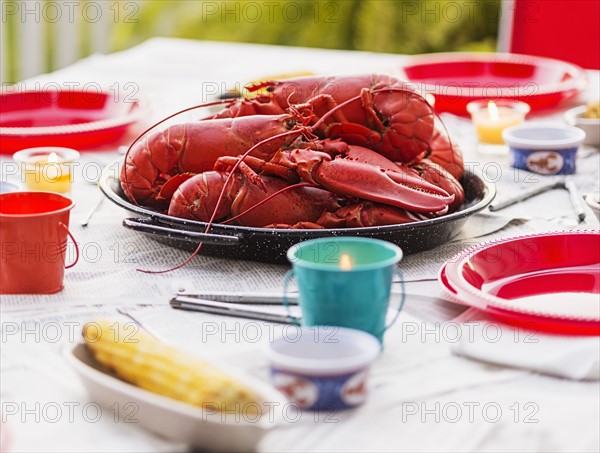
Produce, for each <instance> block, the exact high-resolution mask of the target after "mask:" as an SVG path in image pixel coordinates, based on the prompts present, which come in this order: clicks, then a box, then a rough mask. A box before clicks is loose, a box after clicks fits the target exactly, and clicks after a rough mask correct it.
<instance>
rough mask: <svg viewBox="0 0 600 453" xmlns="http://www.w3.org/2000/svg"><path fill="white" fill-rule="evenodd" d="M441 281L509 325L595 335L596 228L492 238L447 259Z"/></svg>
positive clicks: (599, 270) (599, 264) (598, 304)
mask: <svg viewBox="0 0 600 453" xmlns="http://www.w3.org/2000/svg"><path fill="white" fill-rule="evenodd" d="M440 282H441V283H442V285H443V286H444V288H445V289H446V290H447V292H448V293H449V294H450V295H451V296H452V297H453V298H454V299H458V300H460V301H462V302H464V303H466V304H468V305H471V306H473V307H476V308H479V309H482V310H484V311H486V312H489V313H490V314H492V315H494V316H496V317H498V318H500V319H502V320H504V321H506V322H509V323H512V324H519V325H524V326H527V327H528V328H530V329H536V330H549V331H554V332H561V333H568V334H579V335H584V334H587V335H600V232H598V231H577V232H562V233H546V234H541V235H534V236H524V237H518V238H512V239H506V240H502V241H497V242H492V243H488V244H483V245H480V246H476V247H474V248H472V249H468V250H466V251H464V252H462V253H461V254H459V255H457V256H456V257H454V258H452V259H450V260H449V261H448V262H447V263H446V264H445V265H444V267H443V268H442V270H441V272H440Z"/></svg>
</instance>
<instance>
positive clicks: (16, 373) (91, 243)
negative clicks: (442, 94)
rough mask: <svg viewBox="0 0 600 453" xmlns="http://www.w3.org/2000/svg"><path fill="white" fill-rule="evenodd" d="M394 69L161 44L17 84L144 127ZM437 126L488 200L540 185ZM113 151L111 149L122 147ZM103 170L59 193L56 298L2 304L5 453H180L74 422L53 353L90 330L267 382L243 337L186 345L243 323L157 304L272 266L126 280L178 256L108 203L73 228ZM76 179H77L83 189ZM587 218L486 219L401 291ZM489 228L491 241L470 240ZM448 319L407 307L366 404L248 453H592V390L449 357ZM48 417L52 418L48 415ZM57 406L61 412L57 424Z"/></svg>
mask: <svg viewBox="0 0 600 453" xmlns="http://www.w3.org/2000/svg"><path fill="white" fill-rule="evenodd" d="M405 58H406V57H405V56H399V55H387V54H372V53H366V52H346V51H329V50H318V49H302V48H283V47H275V46H258V45H242V44H227V43H211V42H196V41H183V40H173V39H162V38H160V39H152V40H150V41H147V42H146V43H144V44H141V45H139V46H137V47H135V48H133V49H130V50H128V51H125V52H121V53H119V54H114V55H107V56H104V55H96V56H92V57H90V58H88V59H85V60H82V61H80V62H78V63H77V64H75V65H73V66H71V67H68V68H66V69H64V70H61V71H58V72H56V73H53V74H48V75H44V76H41V77H38V78H36V79H35V80H32V81H29V82H28V84H27V86H32V85H33V86H35V85H36V84H38V87H40V86H41V87H42V88H43V87H44V86H50V85H49V84H50V83H53V84H54V86H55V84H56V83H58V84H62V85H65V86H69V85H67V84H71V86H73V84H76V85H77V84H79V86H80V87H83V86H84V85H85V84H86V83H88V84H89V83H93V84H99V85H101V86H103V87H112V89H113V90H120V91H121V92H123V93H124V94H131V95H133V96H135V97H140V98H142V97H143V98H144V99H148V100H149V101H150V102H151V104H152V106H153V113H152V115H151V117H149V118H148V119H147V120H148V122H150V121H152V119H158V118H161V117H163V116H165V115H166V114H168V113H171V112H173V111H175V110H176V109H178V108H182V107H187V106H189V105H191V104H194V103H199V102H202V101H206V100H209V99H210V98H211V97H212V96H214V95H215V94H216V93H217V92H222V91H224V90H225V89H228V88H231V87H233V86H235V85H236V84H240V85H243V84H244V83H246V82H247V81H249V80H259V79H263V78H264V77H268V76H273V75H277V74H282V73H290V72H306V71H309V72H314V73H323V74H325V73H337V74H342V73H361V72H367V71H368V72H386V71H389V72H394V71H395V70H396V69H397V68H398V66H399V65H400V64H401V63H402V61H403V60H404V59H405ZM589 75H590V82H591V83H590V86H589V88H588V90H587V91H586V92H585V93H583V94H582V96H581V98H580V99H579V100H573V101H571V102H570V104H567V105H562V106H561V107H560V109H557V110H555V111H551V112H545V113H544V115H543V119H551V120H556V121H562V120H561V113H562V112H563V111H564V110H565V109H566V108H568V107H570V106H571V105H574V104H576V103H579V102H581V101H582V100H585V99H592V98H597V97H598V95H599V94H598V91H599V86H598V72H589ZM25 86H26V84H21V85H18V86H17V88H18V89H24V87H25ZM539 118H540V117H538V119H539ZM443 119H444V121H445V122H446V125H447V127H448V128H449V130H450V133H451V134H452V136H453V138H454V139H455V140H456V141H458V142H459V143H460V144H461V146H462V147H463V149H464V153H465V160H466V162H467V163H468V165H470V166H472V168H475V169H482V168H483V167H484V166H486V164H487V167H486V168H487V172H488V173H487V174H488V177H489V178H490V179H491V180H492V181H494V182H496V184H497V187H498V189H499V198H500V199H501V198H503V197H505V196H508V195H510V194H514V193H516V192H518V191H519V190H523V189H527V188H529V187H532V186H533V185H534V184H540V183H543V182H544V181H546V180H545V179H544V178H542V177H540V176H535V177H533V178H531V176H532V175H526V174H522V173H515V172H514V171H513V170H511V169H510V166H509V158H508V156H500V157H498V156H484V155H480V154H478V153H477V151H476V146H475V137H474V130H473V128H472V125H471V124H470V122H469V121H466V120H464V119H461V118H457V117H453V116H449V115H444V116H443ZM534 119H535V118H534ZM128 140H129V139H127V138H126V139H124V140H123V144H125V143H127V141H128ZM580 156H581V157H580V164H581V163H583V165H580V167H579V170H578V173H577V175H576V182H577V184H578V186H579V189H580V190H581V191H582V192H587V191H591V190H593V189H597V188H598V153H597V152H594V150H592V149H590V148H585V149H583V150H582V152H581V153H580ZM117 157H118V154H117V151H116V146H112V147H107V148H106V149H105V150H101V151H99V152H86V153H84V154H82V160H81V165H80V166H79V170H78V171H79V173H77V175H76V180H75V184H74V187H73V191H72V194H71V196H72V197H73V198H74V200H75V202H76V203H77V205H76V207H75V209H74V210H73V214H72V219H71V227H72V230H73V233H74V235H75V237H76V238H77V239H78V242H79V243H80V248H81V249H82V262H81V263H79V264H78V265H77V266H76V267H75V268H73V269H72V270H69V271H67V275H66V279H65V289H64V290H63V291H62V292H61V293H60V294H57V295H51V296H24V297H21V296H10V297H8V296H2V298H1V309H2V311H1V315H2V326H3V331H2V350H1V352H2V362H1V367H2V368H1V369H2V377H1V384H2V385H1V390H0V397H1V399H2V409H1V412H2V418H3V422H4V423H3V425H2V435H3V437H5V438H6V437H8V440H9V443H10V444H9V448H10V450H11V451H172V450H175V449H178V450H180V449H185V446H184V445H180V444H177V443H172V442H170V441H166V440H164V439H160V438H158V437H156V436H154V435H153V434H151V433H149V432H146V431H145V430H143V429H141V428H140V427H139V426H136V425H135V424H127V423H122V422H119V421H115V419H114V416H113V414H112V413H105V414H103V417H102V418H101V419H100V420H99V421H97V422H96V421H94V422H92V421H90V417H92V416H88V417H86V415H85V413H84V410H83V409H84V408H85V407H86V404H89V403H90V401H89V399H88V397H87V395H86V393H85V391H84V390H83V388H82V386H81V384H80V382H79V381H78V379H77V377H76V376H75V375H74V373H73V372H72V370H70V369H69V368H68V367H67V365H66V364H65V363H63V362H62V359H61V358H60V355H59V353H60V350H61V348H63V347H67V346H68V344H70V343H73V342H74V341H77V340H78V334H79V332H78V329H79V328H80V327H81V323H83V322H84V321H85V320H88V319H90V318H91V317H96V316H100V315H104V314H106V315H120V316H129V317H131V318H133V319H135V320H136V321H138V322H140V323H141V324H142V325H143V326H145V327H147V328H148V329H149V330H151V331H152V332H153V333H154V334H155V335H157V336H159V337H162V338H164V339H165V340H166V341H170V342H171V343H173V344H177V345H179V346H181V347H183V348H187V349H189V350H190V351H193V352H198V351H199V350H200V352H202V353H204V354H209V355H210V354H213V355H218V356H219V357H220V358H221V359H222V360H226V361H229V362H231V363H233V364H235V365H237V366H239V367H241V368H245V369H246V370H247V371H249V372H251V373H253V374H255V375H257V376H259V377H262V378H264V379H266V378H267V371H266V370H267V368H266V362H265V359H264V358H263V356H262V354H261V353H260V347H261V344H256V343H253V342H250V341H247V339H244V338H243V337H242V338H237V339H235V340H231V339H228V338H220V337H216V338H215V337H212V338H210V339H201V338H200V337H199V336H198V329H199V326H201V325H202V322H218V323H225V324H221V325H227V326H231V323H234V324H233V325H235V326H238V327H239V326H240V325H243V322H244V321H239V320H231V319H226V318H220V317H216V316H209V315H202V314H196V313H184V312H174V311H173V310H171V309H170V308H169V307H168V305H167V302H168V299H169V295H170V294H172V293H173V292H175V291H176V290H178V289H180V288H186V289H217V290H219V289H220V290H225V289H257V288H260V289H271V290H273V291H278V290H279V282H280V281H281V277H282V275H283V273H284V272H285V270H286V266H282V265H262V264H257V263H250V262H225V261H224V260H217V259H214V258H206V257H202V258H197V259H196V260H194V262H193V263H191V264H190V265H188V266H187V267H185V268H184V269H182V270H180V271H177V272H174V273H171V274H166V275H165V274H163V275H147V274H140V273H139V272H137V271H136V268H138V267H142V268H143V267H146V268H147V267H148V266H149V263H152V264H150V265H151V266H157V267H160V266H162V268H167V267H170V266H172V265H174V264H176V263H179V262H181V261H182V260H183V259H185V258H186V257H187V253H185V252H182V251H179V250H175V249H168V248H165V246H163V245H161V244H159V243H157V242H154V241H152V240H151V239H149V238H147V237H145V236H143V235H141V234H138V233H134V232H131V231H129V230H125V229H124V228H123V227H121V225H120V223H121V219H122V218H123V217H125V216H126V215H127V214H125V213H124V211H122V210H120V209H119V208H117V207H116V206H113V205H111V204H110V203H109V202H107V201H105V202H104V203H103V204H102V206H101V207H100V209H99V210H98V212H97V213H96V214H95V215H94V217H93V218H92V220H91V223H90V225H89V226H88V227H87V228H83V227H81V226H80V225H79V222H80V220H82V219H83V218H85V216H86V215H87V213H88V212H89V210H90V209H91V207H92V206H93V205H94V204H95V203H96V202H97V201H98V200H99V199H100V197H101V195H100V194H99V192H98V190H97V188H96V187H95V186H94V185H93V184H90V183H89V182H88V181H86V179H87V180H93V179H94V176H95V173H94V171H93V170H94V168H96V169H97V168H100V167H101V166H102V165H105V164H109V163H110V162H111V161H113V160H114V159H116V158H117ZM10 163H11V161H10V159H8V158H3V159H2V165H3V166H4V165H9V164H10ZM86 165H87V167H86ZM3 168H6V167H3ZM84 168H87V170H86V171H89V172H90V173H88V174H87V175H86V174H84V173H83V169H84ZM494 172H496V173H494ZM526 176H529V177H530V178H529V179H526V178H525V177H526ZM533 179H535V181H533ZM587 214H588V217H587V220H586V223H584V224H581V225H578V224H577V223H576V222H575V220H574V219H575V216H574V214H573V211H572V208H571V206H570V203H569V199H568V196H567V194H566V193H563V192H562V191H553V192H549V193H546V194H544V195H541V196H539V197H536V198H534V199H531V200H530V201H528V202H526V203H522V204H519V205H516V206H514V207H513V208H510V209H507V210H506V211H503V212H501V213H500V215H497V216H490V215H489V214H486V215H483V216H478V217H477V218H476V219H474V220H473V221H472V222H471V223H470V224H468V225H467V228H466V232H465V234H464V237H463V238H462V241H461V242H456V243H454V245H452V244H449V245H448V246H445V247H441V248H438V249H435V250H433V251H430V252H425V253H424V254H421V255H419V256H418V257H408V258H406V260H405V263H406V266H407V269H408V270H407V273H408V277H409V278H408V280H410V281H411V283H408V284H407V288H408V292H409V293H411V294H425V295H429V296H431V295H434V296H435V295H436V294H439V288H438V286H437V283H436V282H435V272H436V270H437V268H438V267H439V265H440V264H441V263H442V262H443V261H444V260H445V259H447V258H449V257H450V256H452V255H453V254H454V253H456V252H458V251H459V250H460V248H462V246H464V245H465V243H469V241H470V243H473V242H477V241H479V240H485V239H489V238H495V237H501V236H510V235H514V234H520V233H523V232H535V231H545V230H557V229H566V228H597V227H598V224H597V222H596V221H595V219H594V218H593V216H592V213H591V212H590V211H587ZM486 216H487V217H486ZM469 225H470V226H469ZM498 229H499V231H498V232H497V233H494V235H492V236H490V235H487V236H486V235H485V234H486V233H492V232H493V231H494V230H498ZM498 235H500V236H498ZM479 236H483V237H479ZM465 241H466V242H465ZM157 263H158V264H157ZM232 275H233V276H234V277H233V278H232ZM232 280H235V282H236V283H235V288H232ZM461 311H462V308H461V307H457V306H453V305H451V304H447V303H446V302H443V301H440V300H438V301H437V302H435V303H434V302H431V301H429V300H427V299H423V300H421V299H419V297H417V296H414V297H409V298H408V301H407V307H406V310H405V313H404V314H403V315H402V316H401V318H400V319H401V321H400V324H399V326H396V327H395V328H393V329H391V330H390V331H389V332H388V334H387V336H386V340H385V343H386V349H385V351H384V353H383V355H382V357H381V358H380V360H379V361H378V363H377V365H376V366H375V369H374V372H373V379H372V384H373V391H372V393H371V396H370V399H369V401H368V402H367V404H365V405H364V406H363V407H361V408H359V409H357V410H354V411H348V412H344V413H339V414H335V415H334V416H333V417H330V418H327V417H319V416H316V417H313V416H311V417H309V418H310V419H309V420H306V419H304V420H301V422H299V423H295V424H291V425H290V426H288V427H285V428H284V429H277V430H273V431H272V432H270V433H269V434H268V435H267V436H266V437H265V438H264V439H263V441H262V442H261V443H260V445H259V450H261V451H473V450H478V451H598V450H599V449H600V434H599V432H598V426H599V423H600V415H599V414H600V393H599V387H598V383H597V382H595V383H592V382H574V381H568V380H562V379H557V378H553V377H548V376H543V375H538V374H534V373H531V372H527V371H517V370H513V369H506V368H502V367H499V366H492V365H486V364H482V363H479V362H475V361H470V360H468V359H465V358H460V357H456V356H453V355H452V354H451V352H450V347H449V346H450V339H449V338H447V337H446V335H445V333H444V332H445V331H444V329H443V326H444V324H443V322H444V321H447V320H449V319H451V318H453V317H454V316H456V315H457V314H458V313H460V312H461ZM235 323H237V324H235ZM240 323H242V324H240ZM53 329H54V330H53ZM415 329H416V330H415ZM55 332H58V333H55ZM264 340H265V341H266V338H265V339H264ZM259 343H263V341H261V342H259ZM57 407H59V408H60V409H61V411H60V416H56V413H57V412H56V408H57ZM69 407H73V412H72V413H70V412H69V410H68V408H69ZM53 411H54V412H53ZM71 415H72V417H71Z"/></svg>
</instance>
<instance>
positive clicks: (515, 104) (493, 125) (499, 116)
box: [467, 101, 529, 145]
mask: <svg viewBox="0 0 600 453" xmlns="http://www.w3.org/2000/svg"><path fill="white" fill-rule="evenodd" d="M467 110H468V111H469V113H470V114H471V119H472V120H473V124H474V125H475V130H476V131H477V138H478V139H479V142H480V143H484V144H491V145H503V144H504V139H503V138H502V131H503V130H504V129H506V128H507V127H510V126H516V125H517V124H521V123H522V122H523V121H524V120H525V115H527V113H528V112H529V105H527V104H525V103H524V102H519V101H497V102H494V101H475V102H470V103H469V104H468V105H467Z"/></svg>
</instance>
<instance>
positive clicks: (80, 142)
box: [0, 90, 148, 154]
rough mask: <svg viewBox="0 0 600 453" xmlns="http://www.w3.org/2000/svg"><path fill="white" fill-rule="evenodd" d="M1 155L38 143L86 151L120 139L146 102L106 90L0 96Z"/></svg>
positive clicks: (142, 115)
mask: <svg viewBox="0 0 600 453" xmlns="http://www.w3.org/2000/svg"><path fill="white" fill-rule="evenodd" d="M0 113H1V115H0V154H7V153H13V152H15V151H18V150H20V149H24V148H33V147H38V146H62V147H68V148H74V149H77V150H85V149H89V148H93V147H97V146H98V145H103V144H108V143H111V142H114V141H115V140H117V139H118V138H120V137H121V136H122V135H123V134H125V132H126V131H127V130H128V128H129V127H130V126H131V125H133V124H134V123H136V122H137V121H139V120H140V119H142V118H143V117H144V116H145V115H146V114H147V113H148V107H147V104H146V103H145V102H143V101H139V100H129V99H126V98H119V97H117V96H115V94H114V93H111V92H97V91H76V90H52V91H23V92H14V93H3V94H1V95H0Z"/></svg>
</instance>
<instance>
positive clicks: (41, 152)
mask: <svg viewBox="0 0 600 453" xmlns="http://www.w3.org/2000/svg"><path fill="white" fill-rule="evenodd" d="M13 159H14V160H15V161H17V162H18V163H19V164H20V165H21V174H22V176H23V181H24V182H25V185H26V186H27V188H28V189H29V190H35V191H44V192H57V193H66V192H69V191H70V190H71V181H72V174H71V166H72V163H73V162H75V161H76V160H77V159H79V153H78V152H77V151H75V150H74V149H70V148H57V147H41V148H29V149H24V150H22V151H19V152H17V153H15V154H14V155H13Z"/></svg>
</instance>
